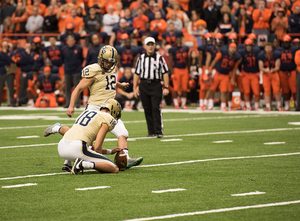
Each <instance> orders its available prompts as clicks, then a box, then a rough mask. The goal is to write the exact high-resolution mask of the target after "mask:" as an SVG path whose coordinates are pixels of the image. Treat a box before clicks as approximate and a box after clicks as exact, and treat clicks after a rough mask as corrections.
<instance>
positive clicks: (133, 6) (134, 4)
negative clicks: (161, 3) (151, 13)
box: [129, 0, 148, 16]
mask: <svg viewBox="0 0 300 221" xmlns="http://www.w3.org/2000/svg"><path fill="white" fill-rule="evenodd" d="M142 6H144V7H145V8H146V9H147V8H148V5H147V4H146V3H145V2H144V0H137V1H134V2H132V3H131V4H130V6H129V9H130V11H131V12H132V15H134V16H135V14H136V13H137V9H138V8H140V7H142Z"/></svg>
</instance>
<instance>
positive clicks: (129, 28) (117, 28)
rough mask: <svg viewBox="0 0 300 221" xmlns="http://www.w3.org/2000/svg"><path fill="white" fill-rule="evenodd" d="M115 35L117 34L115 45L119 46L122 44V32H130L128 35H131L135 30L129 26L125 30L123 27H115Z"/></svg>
mask: <svg viewBox="0 0 300 221" xmlns="http://www.w3.org/2000/svg"><path fill="white" fill-rule="evenodd" d="M112 31H113V32H114V33H115V35H116V38H115V41H114V45H115V46H117V45H120V44H121V35H122V34H128V36H130V35H131V33H132V32H133V28H132V27H128V28H126V29H124V30H122V29H121V28H119V27H115V28H113V30H112Z"/></svg>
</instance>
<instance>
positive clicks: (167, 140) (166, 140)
mask: <svg viewBox="0 0 300 221" xmlns="http://www.w3.org/2000/svg"><path fill="white" fill-rule="evenodd" d="M160 141H162V142H169V141H182V139H165V140H160Z"/></svg>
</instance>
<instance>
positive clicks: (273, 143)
mask: <svg viewBox="0 0 300 221" xmlns="http://www.w3.org/2000/svg"><path fill="white" fill-rule="evenodd" d="M264 144H265V145H275V144H285V142H269V143H264Z"/></svg>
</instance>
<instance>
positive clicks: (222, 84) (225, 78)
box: [209, 71, 229, 92]
mask: <svg viewBox="0 0 300 221" xmlns="http://www.w3.org/2000/svg"><path fill="white" fill-rule="evenodd" d="M228 82H229V75H226V74H220V73H219V72H217V71H216V73H215V75H214V83H213V84H212V86H210V88H209V90H213V91H216V89H217V88H218V87H219V89H220V92H227V89H228Z"/></svg>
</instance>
